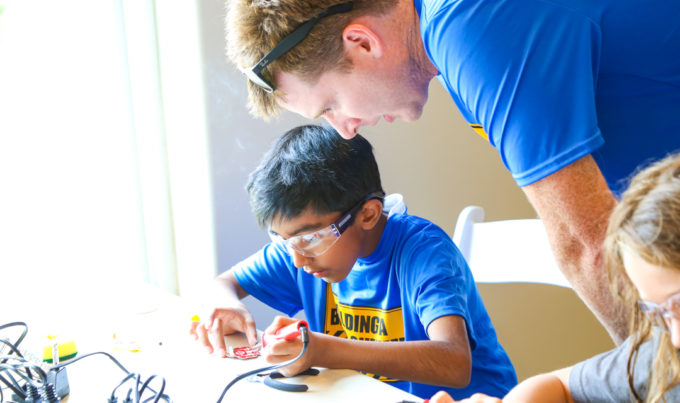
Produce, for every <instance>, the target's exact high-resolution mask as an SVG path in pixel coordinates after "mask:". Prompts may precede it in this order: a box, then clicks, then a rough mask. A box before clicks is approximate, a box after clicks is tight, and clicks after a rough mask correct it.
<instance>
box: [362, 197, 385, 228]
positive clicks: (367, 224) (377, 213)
mask: <svg viewBox="0 0 680 403" xmlns="http://www.w3.org/2000/svg"><path fill="white" fill-rule="evenodd" d="M382 211H383V204H382V203H381V202H380V200H376V199H372V200H369V201H367V202H366V203H364V206H363V207H362V208H361V210H360V211H359V214H358V216H357V221H358V222H359V225H360V226H361V227H362V228H363V229H365V230H370V229H373V227H375V226H376V224H378V221H379V220H380V217H381V216H382Z"/></svg>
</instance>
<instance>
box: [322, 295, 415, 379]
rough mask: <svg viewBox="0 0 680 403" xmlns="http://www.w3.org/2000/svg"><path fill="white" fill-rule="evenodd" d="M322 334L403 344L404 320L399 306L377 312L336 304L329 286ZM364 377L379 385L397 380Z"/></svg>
mask: <svg viewBox="0 0 680 403" xmlns="http://www.w3.org/2000/svg"><path fill="white" fill-rule="evenodd" d="M324 333H326V334H329V335H332V336H335V337H343V338H346V339H351V340H365V341H387V342H389V341H404V340H405V337H404V319H403V316H402V309H401V306H399V307H396V308H392V309H387V310H385V309H380V308H375V307H370V306H351V305H345V304H338V302H337V297H336V296H335V294H333V291H332V290H331V286H330V284H328V286H327V287H326V321H325V323H324ZM364 373H365V374H366V375H368V376H371V377H373V378H376V379H379V380H381V381H383V382H396V381H398V380H397V379H393V378H387V377H384V376H379V375H375V374H369V373H366V372H364Z"/></svg>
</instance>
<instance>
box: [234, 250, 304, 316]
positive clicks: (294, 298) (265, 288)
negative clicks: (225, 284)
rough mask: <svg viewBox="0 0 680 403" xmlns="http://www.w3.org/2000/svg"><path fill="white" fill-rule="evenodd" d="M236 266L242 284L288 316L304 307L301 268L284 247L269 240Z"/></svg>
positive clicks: (244, 287) (245, 288) (236, 272)
mask: <svg viewBox="0 0 680 403" xmlns="http://www.w3.org/2000/svg"><path fill="white" fill-rule="evenodd" d="M233 270H234V276H235V277H236V281H238V283H239V285H240V286H241V287H243V289H244V290H245V291H246V292H248V294H250V295H252V296H253V297H255V298H257V299H258V300H260V301H262V302H264V303H265V304H267V305H269V306H270V307H272V308H274V309H276V310H279V311H281V312H283V313H284V314H286V315H288V316H293V315H295V314H296V313H298V312H299V311H300V310H301V309H302V301H301V299H300V291H299V289H298V286H297V273H298V271H297V268H295V266H294V265H293V262H292V260H291V259H290V255H288V253H287V252H286V251H285V250H283V249H282V248H281V247H279V246H277V245H273V244H268V245H266V246H265V247H264V248H262V249H261V250H260V251H258V252H257V253H255V254H254V255H252V256H250V257H249V258H247V259H245V260H243V261H241V262H240V263H238V264H237V265H235V266H234V268H233Z"/></svg>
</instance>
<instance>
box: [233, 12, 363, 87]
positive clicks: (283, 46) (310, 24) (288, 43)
mask: <svg viewBox="0 0 680 403" xmlns="http://www.w3.org/2000/svg"><path fill="white" fill-rule="evenodd" d="M353 6H354V3H352V2H351V1H350V2H347V3H341V4H336V5H334V6H331V7H329V8H327V9H325V10H324V11H322V12H320V13H319V14H317V15H316V16H315V17H312V18H311V19H309V20H307V21H305V22H303V23H302V25H300V26H299V27H297V28H296V29H295V31H293V32H291V33H290V34H288V35H287V36H286V37H285V38H283V39H282V40H281V42H279V43H278V44H277V45H276V46H274V48H273V49H272V50H270V51H269V53H267V54H266V55H264V57H263V58H262V59H260V61H259V62H257V63H255V65H254V66H253V67H251V68H249V69H244V70H242V71H243V74H245V75H246V77H248V79H249V80H250V81H252V82H253V83H254V84H257V85H258V86H260V87H262V89H264V90H265V91H267V92H269V93H272V92H274V89H275V88H274V85H272V83H270V82H269V81H267V80H266V79H265V78H264V77H262V74H261V73H262V70H264V69H265V68H267V66H269V65H270V64H271V63H272V62H273V61H274V60H276V59H278V58H279V57H281V56H282V55H283V54H284V53H286V52H288V51H289V50H291V49H293V48H294V47H295V46H296V45H297V44H298V43H300V42H302V40H303V39H305V38H306V37H307V35H309V33H310V32H311V31H312V28H314V26H315V25H316V23H317V22H319V20H320V19H322V18H324V17H328V16H329V15H333V14H341V13H346V12H348V11H350V10H351V9H352V7H353Z"/></svg>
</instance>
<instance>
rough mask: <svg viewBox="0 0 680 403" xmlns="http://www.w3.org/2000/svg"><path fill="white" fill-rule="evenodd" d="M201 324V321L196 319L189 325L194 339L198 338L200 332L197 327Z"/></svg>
mask: <svg viewBox="0 0 680 403" xmlns="http://www.w3.org/2000/svg"><path fill="white" fill-rule="evenodd" d="M200 324H201V322H196V321H193V320H192V321H191V325H190V326H189V334H190V335H192V336H194V340H198V332H197V330H196V329H198V326H199V325H200Z"/></svg>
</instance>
